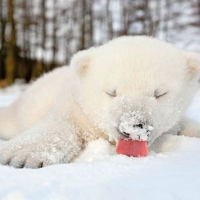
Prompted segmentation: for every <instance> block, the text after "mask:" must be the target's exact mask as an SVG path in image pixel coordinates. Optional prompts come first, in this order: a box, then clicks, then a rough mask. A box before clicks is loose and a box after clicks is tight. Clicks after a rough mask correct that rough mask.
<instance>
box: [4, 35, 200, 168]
mask: <svg viewBox="0 0 200 200" xmlns="http://www.w3.org/2000/svg"><path fill="white" fill-rule="evenodd" d="M199 76H200V60H199V58H198V56H197V54H195V53H188V52H184V51H181V50H178V49H176V48H174V47H172V46H171V45H170V44H167V43H165V42H163V41H159V40H157V39H154V38H151V37H146V36H135V37H133V36H127V37H120V38H118V39H114V40H113V41H110V42H108V43H107V44H105V45H102V46H100V47H95V48H90V49H88V50H84V51H80V52H78V53H77V54H75V55H74V57H73V58H72V60H71V63H70V66H69V67H62V68H59V69H56V70H54V71H52V72H50V73H48V74H45V75H44V76H42V77H41V78H39V79H38V80H37V81H35V82H34V83H32V84H31V85H30V86H29V88H28V89H27V90H26V91H25V92H24V93H23V94H22V95H21V97H20V98H19V99H18V100H17V101H16V102H14V103H13V104H12V105H11V106H9V107H5V108H1V109H0V137H1V138H2V139H5V140H9V141H6V142H5V143H4V144H3V145H2V146H1V147H0V162H1V164H5V165H6V164H7V165H11V166H14V167H18V168H19V167H30V168H39V167H44V166H47V165H52V164H58V163H69V162H71V161H73V159H74V158H75V157H76V156H77V155H78V154H79V153H80V152H81V150H82V149H83V148H84V144H85V143H87V142H89V141H91V140H95V139H97V138H105V139H107V140H109V141H111V142H116V141H117V140H118V139H119V138H126V137H127V138H128V137H131V138H133V139H137V140H146V141H147V142H148V145H149V146H150V145H151V144H152V143H153V142H154V141H155V139H156V138H158V137H159V136H160V135H162V134H163V133H173V134H176V133H180V134H184V135H190V136H199V135H200V125H199V124H198V123H196V122H193V121H192V120H189V119H185V118H184V113H185V111H186V109H187V108H188V106H189V105H190V103H191V100H192V98H193V96H194V94H195V92H196V91H197V89H198V88H199V85H198V78H199Z"/></svg>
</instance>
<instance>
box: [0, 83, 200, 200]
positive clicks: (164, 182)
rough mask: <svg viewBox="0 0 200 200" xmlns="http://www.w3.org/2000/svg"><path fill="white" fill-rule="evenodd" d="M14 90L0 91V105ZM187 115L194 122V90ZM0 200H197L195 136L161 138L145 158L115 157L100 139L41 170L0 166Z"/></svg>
mask: <svg viewBox="0 0 200 200" xmlns="http://www.w3.org/2000/svg"><path fill="white" fill-rule="evenodd" d="M19 94H20V89H19V87H18V86H12V87H11V88H8V89H7V90H4V91H3V90H0V106H6V105H9V104H10V103H11V102H13V101H14V100H15V99H16V98H17V97H18V96H19ZM187 115H188V116H190V117H192V118H194V119H196V120H198V121H199V122H200V92H199V93H198V94H197V96H196V98H195V99H194V101H193V104H192V105H191V107H190V109H189V111H188V113H187ZM0 199H1V200H2V199H3V200H24V199H28V200H33V199H34V200H39V199H41V200H46V199H48V200H68V199H73V200H79V199H81V200H82V199H86V200H90V199H91V200H98V199H99V200H104V199H109V200H111V199H113V200H121V199H123V200H126V199H131V200H132V199H134V200H143V199H144V200H160V199H162V200H199V199H200V139H198V138H187V137H184V136H181V137H178V136H163V137H161V138H160V139H159V140H158V141H157V142H156V143H155V144H154V146H153V147H152V148H151V150H150V154H149V156H148V157H146V158H129V157H126V156H122V155H115V147H112V146H110V145H109V144H108V142H106V141H104V140H97V141H94V142H92V143H90V144H89V146H88V147H87V149H86V150H85V152H83V154H82V155H81V156H80V157H79V158H78V159H77V160H76V163H72V164H63V165H54V166H50V167H46V168H42V169H37V170H34V169H14V168H11V167H7V166H0Z"/></svg>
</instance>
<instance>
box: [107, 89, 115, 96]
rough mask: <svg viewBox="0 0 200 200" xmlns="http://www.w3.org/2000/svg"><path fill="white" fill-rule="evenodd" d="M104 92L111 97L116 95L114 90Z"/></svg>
mask: <svg viewBox="0 0 200 200" xmlns="http://www.w3.org/2000/svg"><path fill="white" fill-rule="evenodd" d="M106 94H108V95H109V96H111V97H116V96H117V92H116V90H113V91H109V92H106Z"/></svg>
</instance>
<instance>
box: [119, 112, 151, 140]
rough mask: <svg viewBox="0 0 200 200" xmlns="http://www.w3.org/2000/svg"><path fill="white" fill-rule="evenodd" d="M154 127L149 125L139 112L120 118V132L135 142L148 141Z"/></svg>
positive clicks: (125, 114) (126, 114)
mask: <svg viewBox="0 0 200 200" xmlns="http://www.w3.org/2000/svg"><path fill="white" fill-rule="evenodd" d="M152 130H153V127H152V126H150V125H148V124H147V120H145V117H144V114H143V115H142V114H141V113H139V112H136V111H134V112H131V113H124V114H123V115H122V116H121V118H120V124H119V131H120V132H121V134H122V135H124V136H125V137H130V138H131V139H133V140H143V141H147V139H148V137H149V134H150V132H151V131H152Z"/></svg>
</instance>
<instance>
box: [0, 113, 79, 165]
mask: <svg viewBox="0 0 200 200" xmlns="http://www.w3.org/2000/svg"><path fill="white" fill-rule="evenodd" d="M77 131H78V130H76V128H75V127H74V126H73V125H71V124H70V123H69V121H68V119H67V118H66V117H60V116H57V117H55V116H54V117H47V118H45V119H43V120H41V121H40V122H38V123H37V124H36V125H35V126H33V127H32V128H31V129H29V130H28V131H25V132H24V133H22V134H20V135H18V136H17V137H14V138H13V139H11V140H9V141H7V142H5V143H4V144H3V145H2V146H0V163H1V164H3V165H10V166H14V167H17V168H22V167H27V168H39V167H44V166H47V165H52V164H59V163H68V162H70V161H72V160H73V159H74V158H75V157H76V156H77V155H78V154H79V152H80V151H81V149H82V141H81V138H79V136H78V134H77Z"/></svg>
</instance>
